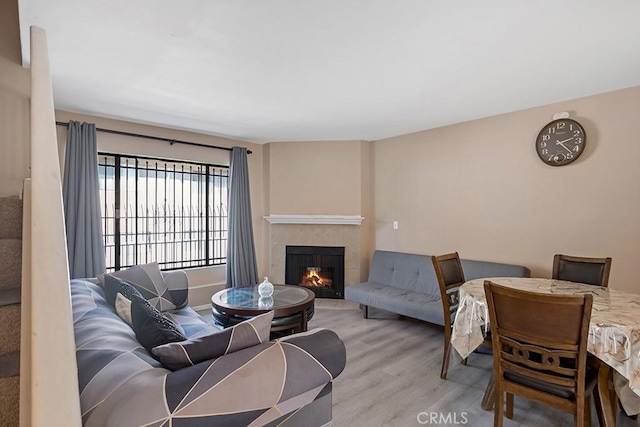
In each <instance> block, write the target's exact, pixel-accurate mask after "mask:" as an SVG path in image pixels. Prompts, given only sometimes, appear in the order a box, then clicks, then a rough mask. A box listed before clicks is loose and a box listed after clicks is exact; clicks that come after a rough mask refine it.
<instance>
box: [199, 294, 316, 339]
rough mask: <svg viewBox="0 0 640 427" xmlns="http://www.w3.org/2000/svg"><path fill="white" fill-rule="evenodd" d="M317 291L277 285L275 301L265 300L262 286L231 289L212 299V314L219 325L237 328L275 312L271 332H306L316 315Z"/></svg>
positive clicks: (282, 333) (272, 298) (273, 298)
mask: <svg viewBox="0 0 640 427" xmlns="http://www.w3.org/2000/svg"><path fill="white" fill-rule="evenodd" d="M314 301H315V294H314V293H313V291H311V290H309V289H306V288H303V287H301V286H294V285H274V290H273V295H272V296H271V298H261V297H260V294H259V293H258V285H255V286H245V287H241V288H229V289H224V290H222V291H220V292H217V293H215V294H214V295H213V296H212V297H211V306H212V309H211V312H212V314H213V319H214V320H215V321H216V323H218V324H220V325H222V326H223V327H225V328H226V327H228V326H233V325H235V324H238V323H240V322H242V321H243V320H247V319H250V318H251V317H254V316H257V315H258V314H262V313H266V312H268V311H271V310H273V321H272V322H271V332H272V335H273V332H281V333H280V335H286V334H288V333H296V332H306V330H307V322H308V321H309V320H311V318H312V317H313V313H314ZM276 335H277V334H276Z"/></svg>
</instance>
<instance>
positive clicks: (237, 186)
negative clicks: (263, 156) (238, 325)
mask: <svg viewBox="0 0 640 427" xmlns="http://www.w3.org/2000/svg"><path fill="white" fill-rule="evenodd" d="M227 241H228V243H227V287H228V288H231V287H239V286H249V285H255V284H257V283H258V267H257V263H256V248H255V245H254V242H253V224H252V222H251V197H250V194H249V167H248V165H247V149H246V148H242V147H233V149H232V150H231V164H230V167H229V231H228V233H227Z"/></svg>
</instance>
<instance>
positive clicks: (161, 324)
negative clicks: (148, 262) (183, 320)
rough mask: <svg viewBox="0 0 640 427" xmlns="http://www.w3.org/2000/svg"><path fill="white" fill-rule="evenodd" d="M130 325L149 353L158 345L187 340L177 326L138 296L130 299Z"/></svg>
mask: <svg viewBox="0 0 640 427" xmlns="http://www.w3.org/2000/svg"><path fill="white" fill-rule="evenodd" d="M131 325H132V327H133V330H134V332H135V333H136V338H137V339H138V341H139V342H140V344H142V346H143V347H144V348H146V349H147V351H148V352H149V353H151V349H153V348H154V347H157V346H159V345H163V344H167V343H171V342H176V341H184V340H186V339H187V337H185V336H184V331H183V330H182V328H181V327H180V325H179V324H177V323H175V322H174V321H173V320H171V319H169V318H168V317H167V316H165V315H164V314H162V313H161V312H160V311H159V310H158V309H156V308H155V307H154V306H152V305H151V304H150V303H149V302H148V301H147V300H146V299H144V298H142V297H140V296H138V295H134V296H133V298H132V299H131Z"/></svg>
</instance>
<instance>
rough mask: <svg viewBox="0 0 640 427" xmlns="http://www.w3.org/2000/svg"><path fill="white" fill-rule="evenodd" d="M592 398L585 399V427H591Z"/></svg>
mask: <svg viewBox="0 0 640 427" xmlns="http://www.w3.org/2000/svg"><path fill="white" fill-rule="evenodd" d="M591 401H592V399H591V396H590V395H589V396H587V397H586V398H585V399H584V425H585V427H591Z"/></svg>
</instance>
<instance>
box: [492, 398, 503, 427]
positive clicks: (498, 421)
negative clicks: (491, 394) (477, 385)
mask: <svg viewBox="0 0 640 427" xmlns="http://www.w3.org/2000/svg"><path fill="white" fill-rule="evenodd" d="M495 396H496V407H495V410H494V412H493V425H494V427H502V422H503V421H504V420H503V419H502V418H503V417H504V392H503V391H502V390H495Z"/></svg>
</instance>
